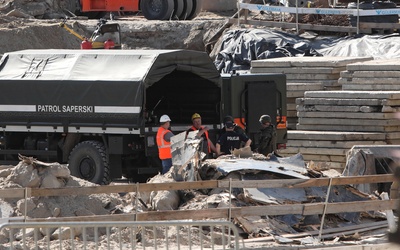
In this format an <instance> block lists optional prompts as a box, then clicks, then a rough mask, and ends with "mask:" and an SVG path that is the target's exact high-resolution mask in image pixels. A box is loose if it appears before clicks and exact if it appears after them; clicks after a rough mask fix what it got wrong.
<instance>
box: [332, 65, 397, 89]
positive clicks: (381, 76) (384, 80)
mask: <svg viewBox="0 0 400 250" xmlns="http://www.w3.org/2000/svg"><path fill="white" fill-rule="evenodd" d="M399 78H400V60H399V59H381V60H373V61H368V62H362V63H354V64H349V65H347V67H346V70H345V71H342V72H340V78H339V81H338V82H339V84H342V89H343V90H363V91H375V90H388V91H390V90H400V81H399Z"/></svg>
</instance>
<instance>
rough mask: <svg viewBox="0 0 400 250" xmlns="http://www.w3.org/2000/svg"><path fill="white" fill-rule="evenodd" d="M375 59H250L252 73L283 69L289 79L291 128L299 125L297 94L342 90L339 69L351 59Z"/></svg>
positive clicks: (359, 59) (353, 60) (352, 58)
mask: <svg viewBox="0 0 400 250" xmlns="http://www.w3.org/2000/svg"><path fill="white" fill-rule="evenodd" d="M367 60H372V58H371V57H284V58H271V59H265V60H256V61H252V62H251V72H252V73H284V74H286V79H287V122H288V129H296V124H297V122H298V119H297V111H296V103H295V101H296V98H301V97H303V96H304V92H305V91H315V90H339V89H341V84H340V83H339V82H338V79H339V77H340V72H341V71H344V70H346V65H348V64H350V63H355V62H360V61H367Z"/></svg>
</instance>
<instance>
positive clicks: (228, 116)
mask: <svg viewBox="0 0 400 250" xmlns="http://www.w3.org/2000/svg"><path fill="white" fill-rule="evenodd" d="M223 122H224V123H227V122H233V117H232V116H230V115H227V116H225V117H224V120H223Z"/></svg>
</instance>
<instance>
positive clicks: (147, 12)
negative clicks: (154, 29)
mask: <svg viewBox="0 0 400 250" xmlns="http://www.w3.org/2000/svg"><path fill="white" fill-rule="evenodd" d="M140 9H141V11H142V13H143V15H144V17H145V18H146V19H148V20H169V19H170V18H171V17H172V14H173V12H174V0H142V1H140Z"/></svg>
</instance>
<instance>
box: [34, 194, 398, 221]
mask: <svg viewBox="0 0 400 250" xmlns="http://www.w3.org/2000/svg"><path fill="white" fill-rule="evenodd" d="M398 202H399V200H398V199H397V200H385V201H382V200H372V201H355V202H337V203H328V207H327V210H326V213H328V214H337V213H345V212H364V211H376V210H388V209H396V208H397V203H398ZM324 206H325V204H324V203H311V204H289V205H268V206H252V207H234V208H231V216H232V218H234V217H236V218H237V217H244V216H253V215H260V216H265V215H286V214H300V215H314V214H322V212H323V210H324ZM228 215H229V209H228V208H214V209H202V210H174V211H149V212H142V213H139V214H137V219H136V220H137V221H158V220H161V221H164V220H189V219H190V220H202V219H220V218H225V219H227V218H228ZM107 220H110V221H134V220H135V214H123V215H95V216H76V217H62V218H61V217H57V218H35V219H27V222H45V221H46V222H52V221H107Z"/></svg>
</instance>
